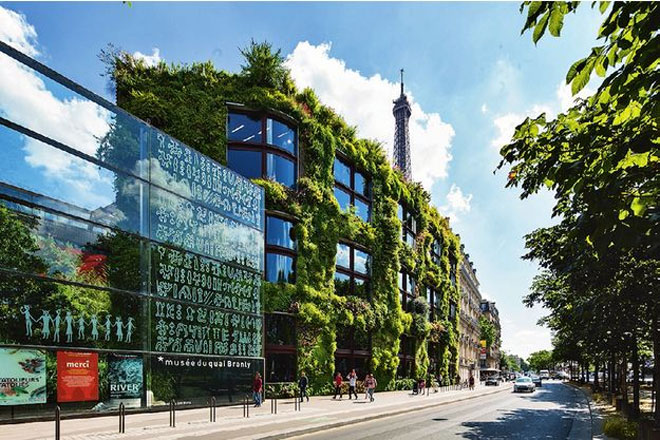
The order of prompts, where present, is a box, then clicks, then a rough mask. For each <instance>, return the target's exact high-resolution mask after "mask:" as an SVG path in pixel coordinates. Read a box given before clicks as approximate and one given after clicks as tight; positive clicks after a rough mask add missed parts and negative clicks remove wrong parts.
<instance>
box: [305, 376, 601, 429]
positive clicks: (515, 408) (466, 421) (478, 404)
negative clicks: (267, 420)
mask: <svg viewBox="0 0 660 440" xmlns="http://www.w3.org/2000/svg"><path fill="white" fill-rule="evenodd" d="M578 393H579V392H578V391H576V390H575V389H573V388H571V387H569V386H567V385H564V384H562V383H559V382H554V381H548V382H547V383H544V384H543V387H542V388H537V390H536V391H535V392H534V393H532V394H514V393H499V394H495V395H491V396H485V397H482V398H478V399H473V400H467V401H462V402H457V403H453V404H450V405H446V406H439V407H435V408H430V409H427V410H422V411H419V412H412V413H408V414H401V415H398V416H393V417H388V418H383V419H379V420H374V421H370V422H365V423H359V424H355V425H351V426H346V427H342V428H336V429H332V430H328V431H324V432H319V433H315V434H310V435H305V436H300V437H297V438H299V439H305V440H312V439H313V440H325V439H328V440H329V439H333V440H335V439H355V438H359V439H377V440H383V439H406V440H410V439H456V438H464V439H474V440H477V439H526V440H537V439H544V440H545V439H548V440H549V439H557V440H559V439H566V438H568V437H569V433H571V430H572V429H573V428H574V426H573V425H574V422H575V420H574V419H575V418H576V417H578V416H582V417H584V416H585V415H586V416H587V417H588V409H587V408H586V407H584V406H582V405H580V404H579V403H578V402H579V400H580V395H579V394H578ZM582 420H583V419H580V420H578V421H577V422H575V425H576V427H577V424H578V423H580V424H581V425H584V422H583V421H582ZM585 426H586V425H585ZM577 431H581V433H580V434H578V433H577ZM572 434H573V435H571V438H576V439H580V438H591V436H590V431H585V430H577V429H575V430H574V431H573V433H572Z"/></svg>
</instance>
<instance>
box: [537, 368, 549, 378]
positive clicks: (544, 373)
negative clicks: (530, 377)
mask: <svg viewBox="0 0 660 440" xmlns="http://www.w3.org/2000/svg"><path fill="white" fill-rule="evenodd" d="M539 376H540V377H541V380H548V379H550V372H549V371H548V370H541V371H539Z"/></svg>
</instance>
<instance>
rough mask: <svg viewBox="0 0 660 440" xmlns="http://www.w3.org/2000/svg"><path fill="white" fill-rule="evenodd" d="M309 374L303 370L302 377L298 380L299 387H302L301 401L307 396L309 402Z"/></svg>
mask: <svg viewBox="0 0 660 440" xmlns="http://www.w3.org/2000/svg"><path fill="white" fill-rule="evenodd" d="M308 382H309V381H308V380H307V376H306V375H305V372H304V371H303V372H302V373H300V379H299V380H298V388H300V401H301V402H302V401H303V397H306V398H307V401H308V402H309V396H308V395H307V384H308Z"/></svg>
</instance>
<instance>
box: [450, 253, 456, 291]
mask: <svg viewBox="0 0 660 440" xmlns="http://www.w3.org/2000/svg"><path fill="white" fill-rule="evenodd" d="M456 265H457V262H456V260H455V259H454V258H450V259H449V280H450V281H451V285H452V286H453V287H456Z"/></svg>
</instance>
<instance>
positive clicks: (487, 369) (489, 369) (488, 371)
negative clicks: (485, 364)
mask: <svg viewBox="0 0 660 440" xmlns="http://www.w3.org/2000/svg"><path fill="white" fill-rule="evenodd" d="M481 371H483V372H485V373H499V372H500V370H498V369H497V368H482V369H481Z"/></svg>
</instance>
